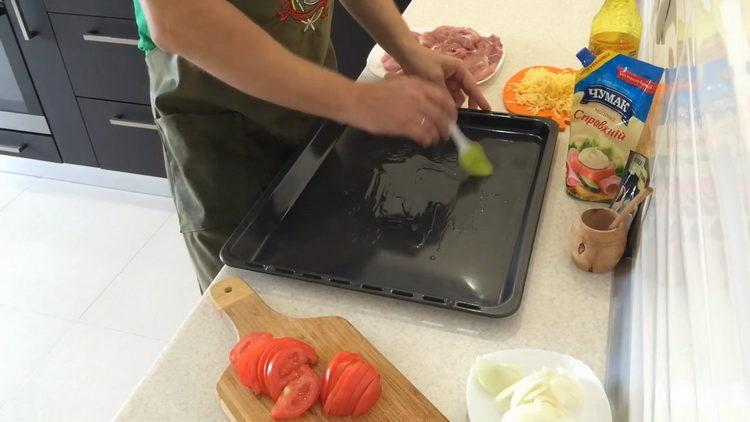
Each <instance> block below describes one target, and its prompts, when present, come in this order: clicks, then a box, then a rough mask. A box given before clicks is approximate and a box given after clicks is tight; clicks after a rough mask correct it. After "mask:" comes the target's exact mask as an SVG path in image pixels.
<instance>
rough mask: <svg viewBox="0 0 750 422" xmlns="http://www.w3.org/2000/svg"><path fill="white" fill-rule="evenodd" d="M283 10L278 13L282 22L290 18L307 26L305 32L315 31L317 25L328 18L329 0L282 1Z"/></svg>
mask: <svg viewBox="0 0 750 422" xmlns="http://www.w3.org/2000/svg"><path fill="white" fill-rule="evenodd" d="M280 1H281V8H280V9H279V10H278V11H277V12H276V16H278V17H279V20H280V21H281V22H286V21H287V20H288V19H289V18H292V19H293V20H295V21H297V22H301V23H304V24H305V31H307V30H308V29H312V30H313V31H315V23H316V22H318V21H319V20H320V19H321V18H325V17H327V16H328V0H280Z"/></svg>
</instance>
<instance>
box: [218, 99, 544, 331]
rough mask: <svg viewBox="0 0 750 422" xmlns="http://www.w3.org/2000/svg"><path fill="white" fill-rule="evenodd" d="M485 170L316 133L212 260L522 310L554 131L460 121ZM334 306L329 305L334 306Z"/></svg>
mask: <svg viewBox="0 0 750 422" xmlns="http://www.w3.org/2000/svg"><path fill="white" fill-rule="evenodd" d="M458 123H459V126H460V127H461V128H462V129H463V130H464V132H465V133H466V135H467V136H469V137H470V138H472V139H474V140H476V141H478V142H480V143H481V144H482V145H483V146H484V148H485V151H486V152H487V155H488V157H489V158H490V160H491V161H492V162H493V163H494V166H495V172H494V174H493V175H492V176H490V177H488V178H474V177H469V176H468V175H467V174H466V173H465V172H463V171H462V170H461V169H459V168H458V165H457V163H456V149H455V147H454V146H453V145H452V144H451V143H447V144H444V145H441V146H438V147H433V148H428V149H423V148H421V147H419V146H418V145H416V144H414V143H413V142H411V141H409V140H406V139H401V138H387V137H383V136H375V135H371V134H368V133H365V132H362V131H359V130H356V129H354V128H351V127H343V126H341V125H338V124H335V123H333V122H326V123H324V124H323V125H322V126H321V127H320V129H319V130H318V131H317V133H316V134H315V136H314V138H313V139H312V141H310V143H309V144H308V145H307V146H306V147H305V148H304V150H302V151H301V153H300V155H299V156H298V157H297V159H296V160H294V161H293V162H291V163H290V165H289V166H288V167H287V168H286V169H285V171H283V172H282V173H280V174H279V176H278V177H277V178H276V180H275V181H274V182H273V183H272V184H271V186H270V187H269V188H268V189H267V190H266V192H265V193H264V195H263V197H262V198H261V199H260V200H259V201H258V202H257V203H256V204H255V205H254V206H253V208H252V209H251V210H250V212H249V213H248V215H247V216H246V217H245V218H244V220H243V221H242V223H241V224H240V226H239V227H238V228H237V229H236V230H235V231H234V233H233V234H232V236H231V237H230V239H229V240H228V241H227V243H226V244H225V245H224V247H223V248H222V251H221V259H222V260H223V261H224V263H226V264H227V265H229V266H232V267H237V268H244V269H248V270H253V271H258V272H264V273H270V274H277V275H281V276H285V277H292V278H296V279H300V280H305V281H311V282H315V283H321V284H326V285H331V286H335V287H341V288H346V289H351V290H358V291H362V292H367V293H373V294H378V295H382V296H388V297H392V298H398V299H404V300H409V301H413V302H419V303H423V304H429V305H434V306H442V307H445V308H451V309H457V310H461V311H466V312H472V313H477V314H482V315H487V316H493V317H503V316H508V315H511V314H513V313H514V312H515V311H516V310H517V309H518V307H519V306H520V303H521V296H522V294H523V288H524V284H525V280H526V271H527V268H528V264H529V259H530V256H531V248H532V245H533V243H534V237H535V232H536V227H537V223H538V220H539V214H540V211H541V208H542V202H543V200H544V192H545V189H546V186H547V177H548V175H549V171H550V165H551V163H552V156H553V153H554V149H555V141H556V139H557V131H558V129H557V125H556V124H555V123H554V122H553V121H551V120H549V119H543V118H531V117H520V116H511V115H508V114H504V113H489V112H480V111H470V110H460V112H459V120H458ZM333 298H334V296H332V299H333Z"/></svg>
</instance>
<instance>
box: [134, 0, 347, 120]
mask: <svg viewBox="0 0 750 422" xmlns="http://www.w3.org/2000/svg"><path fill="white" fill-rule="evenodd" d="M141 3H142V6H143V9H144V12H145V14H146V18H147V20H148V23H149V29H150V31H151V35H152V37H153V38H154V42H155V43H156V45H157V46H159V47H160V48H162V49H164V50H167V51H169V52H172V53H175V54H178V55H180V56H182V57H184V58H186V59H187V60H189V61H191V62H192V63H194V64H195V65H197V66H198V67H200V68H201V69H203V70H205V71H206V72H208V73H210V74H212V75H213V76H215V77H216V78H218V79H220V80H222V81H224V82H225V83H227V84H229V85H231V86H233V87H234V88H237V89H239V90H240V91H243V92H245V93H247V94H248V95H251V96H253V97H257V98H260V99H263V100H266V101H269V102H272V103H275V104H278V105H281V106H283V107H288V108H291V109H295V110H299V111H302V112H305V113H310V114H315V115H318V116H322V117H326V118H330V119H334V120H337V121H340V122H346V118H345V115H346V111H347V108H349V107H350V104H351V101H352V97H353V94H354V91H355V90H356V88H355V84H354V82H353V81H351V80H349V79H347V78H345V77H343V76H341V75H339V74H337V73H335V72H332V71H330V70H327V69H325V68H323V67H321V66H318V65H316V64H314V63H311V62H309V61H307V60H305V59H303V58H301V57H298V56H296V55H294V54H293V53H292V52H290V51H289V50H287V49H286V48H284V47H283V46H282V45H281V44H279V43H278V42H277V41H276V40H274V39H273V38H272V37H271V36H270V35H268V34H267V33H266V32H265V31H264V30H263V29H262V28H260V27H259V26H258V25H256V24H255V23H254V22H253V21H252V20H250V19H249V18H248V17H247V16H245V15H244V14H243V13H242V12H240V11H239V10H238V9H236V8H235V7H234V6H232V5H231V4H230V3H228V2H226V1H224V0H214V1H205V0H141Z"/></svg>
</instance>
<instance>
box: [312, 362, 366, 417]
mask: <svg viewBox="0 0 750 422" xmlns="http://www.w3.org/2000/svg"><path fill="white" fill-rule="evenodd" d="M359 360H362V356H361V355H359V354H358V353H352V352H340V353H338V354H336V356H334V357H333V359H331V362H329V363H328V366H327V367H326V370H325V372H324V373H323V386H322V388H321V390H320V402H321V403H322V404H324V405H325V403H326V399H327V398H328V395H329V394H330V393H331V390H333V387H334V386H335V385H336V382H337V381H338V379H339V378H341V374H342V373H343V372H344V370H345V369H346V367H347V366H349V364H351V363H352V362H356V361H359Z"/></svg>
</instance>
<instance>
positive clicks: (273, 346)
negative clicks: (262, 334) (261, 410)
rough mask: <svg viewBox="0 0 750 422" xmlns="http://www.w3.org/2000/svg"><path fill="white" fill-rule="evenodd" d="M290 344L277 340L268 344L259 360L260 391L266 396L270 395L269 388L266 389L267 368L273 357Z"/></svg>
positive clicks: (256, 366) (256, 368) (257, 371)
mask: <svg viewBox="0 0 750 422" xmlns="http://www.w3.org/2000/svg"><path fill="white" fill-rule="evenodd" d="M288 343H289V342H288V341H287V340H285V339H281V338H275V339H273V340H271V342H270V343H268V345H267V346H266V348H265V349H264V350H263V352H262V353H261V354H260V357H259V358H258V361H257V363H256V365H255V373H256V374H257V377H258V385H259V386H260V391H261V393H263V394H265V395H268V388H266V368H267V367H268V362H269V361H270V360H271V356H273V355H274V354H275V353H276V352H277V351H278V350H281V349H282V348H284V347H287V346H288ZM248 370H249V371H251V370H252V368H248Z"/></svg>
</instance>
